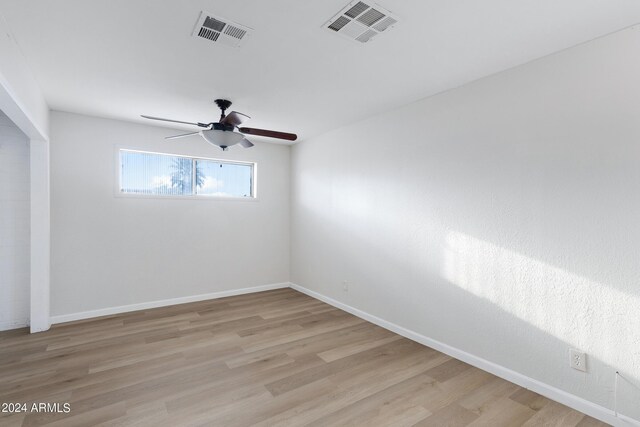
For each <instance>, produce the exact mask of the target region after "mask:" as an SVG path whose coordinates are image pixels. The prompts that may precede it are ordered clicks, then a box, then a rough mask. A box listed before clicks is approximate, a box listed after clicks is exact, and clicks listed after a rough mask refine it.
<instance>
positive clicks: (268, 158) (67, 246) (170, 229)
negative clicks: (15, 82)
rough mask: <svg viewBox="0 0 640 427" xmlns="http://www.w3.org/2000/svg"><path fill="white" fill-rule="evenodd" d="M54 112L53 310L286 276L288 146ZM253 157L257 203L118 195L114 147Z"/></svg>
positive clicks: (63, 311)
mask: <svg viewBox="0 0 640 427" xmlns="http://www.w3.org/2000/svg"><path fill="white" fill-rule="evenodd" d="M181 132H182V133H184V132H183V131H175V130H171V129H166V128H159V127H155V126H144V125H139V124H133V123H127V122H121V121H117V120H106V119H98V118H93V117H87V116H80V115H76V114H69V113H60V112H53V113H52V115H51V314H52V315H53V316H55V315H62V314H72V313H77V312H82V311H88V310H95V309H101V308H110V307H116V306H121V305H128V304H135V303H144V302H150V301H156V300H163V299H170V298H177V297H187V296H192V295H199V294H205V293H212V292H218V291H226V290H233V289H240V288H246V287H250V286H258V285H267V284H273V283H281V282H287V281H288V278H289V160H290V159H289V154H290V148H289V147H288V146H283V145H274V144H264V143H257V144H256V146H255V147H253V148H251V149H250V150H245V149H243V148H242V147H239V146H238V147H233V148H232V149H230V150H229V151H227V152H222V151H221V150H220V149H219V148H217V147H214V146H212V145H209V144H207V143H205V142H204V141H203V140H202V139H201V138H199V137H192V138H185V139H178V140H175V141H166V140H165V139H164V137H165V136H167V135H172V134H175V133H181ZM118 146H121V147H122V148H131V149H141V150H148V151H159V152H166V153H174V154H184V155H194V156H200V157H213V158H222V159H236V160H244V161H255V162H257V164H258V166H257V182H258V197H259V200H257V201H243V200H215V199H207V200H200V199H198V200H193V199H166V198H165V199H163V198H148V197H147V198H145V197H117V196H116V195H115V194H116V186H117V184H116V183H117V179H118V175H117V167H116V161H117V147H118Z"/></svg>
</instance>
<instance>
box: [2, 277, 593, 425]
mask: <svg viewBox="0 0 640 427" xmlns="http://www.w3.org/2000/svg"><path fill="white" fill-rule="evenodd" d="M3 402H6V403H26V404H27V405H28V407H29V408H31V404H32V403H33V402H36V403H39V402H45V403H54V402H59V403H65V402H66V403H69V404H70V409H71V411H70V412H69V413H47V412H34V413H14V414H8V413H0V425H2V426H39V425H47V426H65V427H67V426H93V425H103V426H250V425H256V426H275V425H287V426H302V425H311V426H346V425H352V426H362V425H364V426H520V425H523V426H580V427H586V426H597V425H605V424H603V423H600V422H599V421H596V420H594V419H592V418H589V417H587V416H585V415H583V414H581V413H579V412H576V411H574V410H572V409H569V408H567V407H565V406H562V405H560V404H558V403H556V402H553V401H550V400H548V399H546V398H544V397H542V396H539V395H537V394H535V393H532V392H531V391H528V390H525V389H522V388H520V387H518V386H516V385H514V384H511V383H509V382H507V381H504V380H502V379H500V378H497V377H495V376H493V375H491V374H488V373H486V372H484V371H481V370H479V369H476V368H473V367H471V366H469V365H467V364H465V363H463V362H460V361H458V360H455V359H452V358H450V357H448V356H446V355H444V354H442V353H439V352H437V351H435V350H432V349H430V348H428V347H424V346H422V345H420V344H417V343H415V342H413V341H410V340H407V339H405V338H402V337H400V336H398V335H396V334H393V333H391V332H389V331H387V330H385V329H382V328H380V327H377V326H375V325H373V324H371V323H368V322H366V321H364V320H361V319H359V318H357V317H354V316H352V315H350V314H348V313H345V312H343V311H341V310H338V309H335V308H333V307H331V306H329V305H327V304H324V303H322V302H320V301H317V300H315V299H313V298H311V297H308V296H306V295H304V294H301V293H299V292H296V291H294V290H291V289H280V290H275V291H269V292H262V293H257V294H249V295H242V296H237V297H230V298H223V299H218V300H212V301H203V302H197V303H191V304H182V305H176V306H171V307H163V308H157V309H153V310H144V311H138V312H133V313H127V314H121V315H114V316H107V317H102V318H99V319H93V320H86V321H78V322H72V323H67V324H62V325H56V326H54V327H53V328H52V329H51V330H50V331H47V332H44V333H39V334H35V335H29V334H28V333H27V331H26V330H16V331H9V332H2V333H0V404H1V403H3Z"/></svg>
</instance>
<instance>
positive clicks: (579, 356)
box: [569, 348, 587, 372]
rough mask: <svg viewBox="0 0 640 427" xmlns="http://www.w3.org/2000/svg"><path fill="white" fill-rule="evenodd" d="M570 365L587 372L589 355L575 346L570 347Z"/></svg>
mask: <svg viewBox="0 0 640 427" xmlns="http://www.w3.org/2000/svg"><path fill="white" fill-rule="evenodd" d="M569 366H571V367H572V368H573V369H577V370H578V371H582V372H587V355H586V354H585V353H581V352H580V351H578V350H574V349H573V348H571V349H569Z"/></svg>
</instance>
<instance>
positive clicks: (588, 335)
mask: <svg viewBox="0 0 640 427" xmlns="http://www.w3.org/2000/svg"><path fill="white" fill-rule="evenodd" d="M442 274H443V276H444V278H445V279H447V280H448V281H449V282H451V283H453V284H455V285H456V286H459V287H460V288H462V289H464V290H466V291H468V292H470V293H472V294H473V295H476V296H478V297H481V298H484V299H485V300H488V301H490V302H491V303H493V304H495V305H497V306H498V307H500V308H501V309H502V310H504V311H506V312H508V313H511V314H512V315H514V316H516V317H518V318H519V319H521V320H524V321H525V322H527V323H529V324H531V325H533V326H535V327H536V328H538V329H540V330H542V331H544V332H546V333H548V334H550V335H552V336H554V337H556V338H558V339H560V340H562V341H564V342H566V343H567V344H568V345H570V346H573V347H576V348H579V349H582V350H584V351H586V352H587V353H589V354H591V355H593V356H594V357H596V358H598V359H600V360H602V361H604V362H605V363H607V364H610V365H611V366H613V367H616V368H618V369H621V370H624V371H626V372H631V373H636V374H637V373H638V372H640V362H639V360H640V345H638V344H639V343H638V342H637V340H638V333H639V332H638V331H640V309H639V307H640V298H638V296H635V295H629V294H626V293H623V292H621V291H619V290H618V289H616V288H614V287H611V286H607V285H605V284H600V283H596V282H594V281H591V280H589V279H587V278H585V277H581V276H579V275H576V274H573V273H571V272H568V271H565V270H563V269H561V268H558V267H554V266H551V265H548V264H546V263H544V262H541V261H538V260H535V259H532V258H529V257H526V256H524V255H522V254H519V253H516V252H514V251H511V250H508V249H505V248H502V247H500V246H497V245H495V244H493V243H490V242H486V241H483V240H480V239H477V238H475V237H473V236H469V235H466V234H464V233H460V232H449V233H448V234H447V236H446V241H445V252H444V261H443V271H442Z"/></svg>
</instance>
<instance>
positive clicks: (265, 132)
mask: <svg viewBox="0 0 640 427" xmlns="http://www.w3.org/2000/svg"><path fill="white" fill-rule="evenodd" d="M238 130H239V131H240V132H241V133H247V134H249V135H258V136H268V137H269V138H278V139H286V140H287V141H295V140H296V139H298V135H296V134H294V133H286V132H277V131H275V130H266V129H256V128H238Z"/></svg>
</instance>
